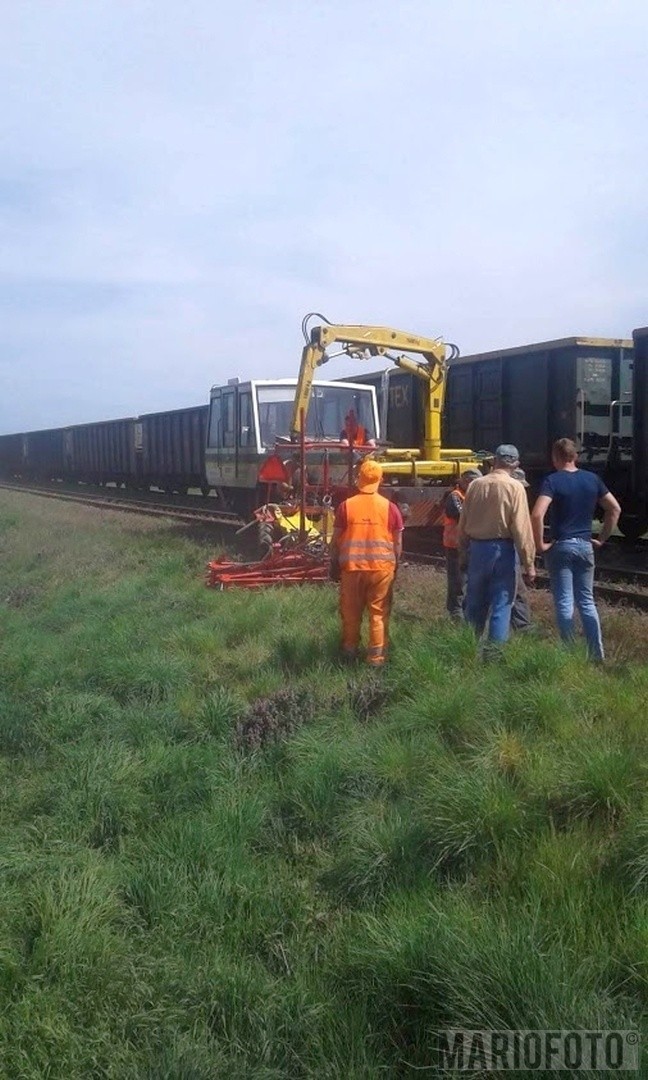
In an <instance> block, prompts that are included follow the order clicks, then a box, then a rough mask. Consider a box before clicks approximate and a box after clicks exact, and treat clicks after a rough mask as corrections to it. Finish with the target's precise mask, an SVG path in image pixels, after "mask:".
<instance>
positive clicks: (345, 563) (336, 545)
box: [331, 458, 403, 667]
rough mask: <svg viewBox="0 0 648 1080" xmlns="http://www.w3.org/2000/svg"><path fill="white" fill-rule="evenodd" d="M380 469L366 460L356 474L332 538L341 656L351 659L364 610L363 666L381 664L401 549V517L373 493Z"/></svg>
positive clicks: (356, 653) (354, 651) (337, 516)
mask: <svg viewBox="0 0 648 1080" xmlns="http://www.w3.org/2000/svg"><path fill="white" fill-rule="evenodd" d="M381 480H382V466H381V465H380V464H379V463H378V462H377V461H372V460H371V459H369V458H365V460H364V461H363V462H362V464H361V466H360V469H359V471H358V479H357V487H358V494H357V495H352V496H351V498H349V499H345V500H344V502H343V503H341V504H340V506H339V507H338V509H337V511H336V514H335V527H334V529H333V538H332V540H331V568H332V576H333V577H334V579H337V576H338V574H339V580H340V617H341V620H342V654H343V656H344V657H345V658H346V659H349V660H352V659H355V658H356V657H357V655H358V648H359V645H360V628H361V625H362V616H363V613H364V611H365V609H366V610H367V611H368V612H369V648H368V650H367V663H369V664H371V665H373V666H375V667H378V666H380V665H382V664H384V662H385V652H386V647H387V634H388V625H389V613H390V608H391V598H392V587H393V584H394V575H395V573H396V568H397V566H398V561H399V559H400V556H401V551H402V546H403V518H402V515H401V512H400V510H399V509H398V507H397V506H396V504H395V503H393V502H390V500H389V499H386V498H385V497H384V496H383V495H380V494H379V493H378V488H379V487H380V482H381Z"/></svg>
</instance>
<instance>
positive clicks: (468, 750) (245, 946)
mask: <svg viewBox="0 0 648 1080" xmlns="http://www.w3.org/2000/svg"><path fill="white" fill-rule="evenodd" d="M215 550H216V545H215V543H214V542H213V541H211V542H210V541H208V540H207V539H205V538H204V537H203V538H197V537H196V536H195V535H192V534H191V533H189V532H187V531H186V530H184V529H183V528H181V527H178V526H174V525H170V524H166V523H163V524H160V523H159V522H152V521H151V520H150V519H142V518H134V517H130V516H119V515H111V514H110V513H108V512H105V513H104V512H102V511H92V510H89V509H87V508H82V507H76V506H71V505H63V504H55V503H51V502H47V501H45V500H39V499H36V498H30V497H25V496H19V495H16V494H9V493H5V492H3V493H0V771H1V774H2V782H1V784H0V799H1V815H2V818H1V827H0V869H1V872H2V904H1V906H0V923H1V933H0V993H1V995H2V1008H1V1009H0V1076H2V1077H7V1078H14V1077H15V1078H19V1077H20V1078H22V1077H25V1078H41V1077H47V1078H59V1077H60V1078H66V1080H69V1078H77V1077H78V1078H88V1077H112V1078H119V1080H128V1078H133V1080H135V1078H138V1080H139V1078H151V1080H153V1078H156V1080H157V1078H164V1077H168V1078H173V1080H199V1078H200V1080H202V1078H205V1080H207V1078H210V1080H211V1078H213V1077H221V1076H223V1077H228V1078H232V1080H238V1078H268V1080H269V1078H275V1077H276V1078H279V1077H281V1078H290V1080H299V1078H301V1077H318V1078H319V1077H325V1078H326V1077H330V1078H333V1077H342V1078H357V1080H359V1078H371V1077H383V1076H384V1077H401V1076H403V1077H405V1076H413V1075H430V1076H433V1075H434V1074H435V1069H434V1037H433V1035H434V1032H435V1031H436V1030H437V1029H439V1028H446V1027H468V1028H474V1027H477V1028H500V1029H501V1028H559V1029H560V1028H563V1029H564V1028H570V1029H573V1028H597V1029H598V1028H608V1027H626V1028H629V1027H635V1026H637V1025H641V1024H642V1020H643V1017H644V1015H645V1009H646V1002H647V999H648V818H647V814H646V810H647V798H646V750H647V743H648V734H647V730H646V719H645V716H646V707H645V702H646V698H647V696H648V668H647V667H646V666H645V663H644V661H645V659H646V650H647V649H648V635H647V630H648V621H647V620H646V618H645V617H643V616H641V615H639V614H637V613H622V612H619V611H618V610H617V611H613V612H612V611H608V612H606V613H605V616H604V632H605V634H606V639H607V645H608V652H609V654H610V656H611V664H610V666H609V667H608V668H606V669H603V670H592V668H591V667H588V666H587V664H586V662H585V660H584V657H583V655H582V654H581V652H579V651H577V652H576V653H574V654H571V655H570V654H568V653H567V652H565V651H563V650H561V649H560V648H558V647H557V646H556V645H555V643H554V637H553V629H552V627H551V624H550V620H549V615H548V602H547V599H546V597H544V596H541V597H534V603H535V610H536V613H537V615H538V623H539V628H538V632H537V634H536V635H535V636H534V637H533V638H527V639H524V640H515V641H513V642H512V643H511V644H510V646H509V648H508V651H507V654H506V657H505V661H504V662H503V663H502V665H500V666H495V665H490V666H483V665H480V664H479V662H478V661H477V660H476V658H475V648H474V642H473V640H472V639H471V635H470V633H469V631H467V630H465V629H464V628H455V627H453V626H451V625H449V624H448V622H447V621H446V620H445V618H444V617H443V615H442V603H443V601H442V594H443V579H442V578H441V577H440V576H439V575H435V574H433V573H430V572H420V571H414V570H412V571H410V572H407V571H404V572H403V574H402V580H401V581H400V583H399V591H398V596H397V600H396V613H395V620H394V631H393V640H394V655H393V659H392V662H391V665H390V667H389V669H388V670H386V671H385V672H384V673H380V674H378V675H376V674H373V673H372V672H371V671H369V670H365V669H364V668H362V667H360V668H357V669H353V670H349V669H346V668H343V667H342V666H340V664H339V663H338V661H337V658H336V644H337V620H336V595H335V591H334V589H333V587H328V586H327V587H324V588H322V589H319V590H318V589H315V588H312V589H297V590H293V591H288V590H287V591H284V592H265V593H262V594H259V595H251V594H249V593H233V592H232V593H219V592H216V591H212V590H207V589H206V588H205V587H204V585H203V583H202V580H203V568H204V564H205V562H206V560H207V557H208V556H211V555H212V554H214V552H215ZM518 1075H520V1074H518Z"/></svg>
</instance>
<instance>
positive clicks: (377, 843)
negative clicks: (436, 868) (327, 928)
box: [320, 800, 435, 905]
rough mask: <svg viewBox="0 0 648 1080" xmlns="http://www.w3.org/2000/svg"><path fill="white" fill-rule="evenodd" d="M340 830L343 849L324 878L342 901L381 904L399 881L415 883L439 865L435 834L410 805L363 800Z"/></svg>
mask: <svg viewBox="0 0 648 1080" xmlns="http://www.w3.org/2000/svg"><path fill="white" fill-rule="evenodd" d="M340 831H341V834H342V835H341V840H342V843H341V847H340V849H339V853H338V854H337V856H336V857H335V859H334V860H333V863H332V865H331V866H330V868H329V869H327V870H326V871H324V872H323V873H322V875H321V877H320V884H321V886H322V888H323V889H325V890H326V891H327V892H328V893H330V894H331V896H332V897H333V898H334V899H335V900H336V902H337V903H341V904H351V905H354V904H357V903H366V902H370V903H373V902H379V901H381V900H382V899H383V898H384V897H385V895H386V894H387V892H388V891H389V889H390V888H393V886H394V885H395V884H396V883H398V884H399V885H401V886H404V887H406V886H408V885H412V884H413V883H414V882H416V881H417V880H420V879H421V878H423V877H425V876H426V874H428V873H429V871H430V868H431V866H433V864H434V858H435V856H434V853H433V850H432V844H431V842H430V836H429V833H428V832H427V829H426V828H425V825H424V824H423V823H422V822H421V821H420V820H417V818H416V815H415V814H414V813H413V812H412V810H411V808H410V807H408V806H407V804H404V803H399V804H398V805H393V804H392V805H388V804H385V803H383V802H381V801H379V800H372V801H371V802H369V803H363V804H362V805H361V806H359V807H355V808H354V809H353V810H352V811H350V812H347V814H346V815H345V816H344V819H343V823H342V825H341V829H340Z"/></svg>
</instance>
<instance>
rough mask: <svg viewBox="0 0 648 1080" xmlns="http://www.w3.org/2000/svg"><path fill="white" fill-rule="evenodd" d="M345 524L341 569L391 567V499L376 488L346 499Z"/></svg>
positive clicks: (392, 561)
mask: <svg viewBox="0 0 648 1080" xmlns="http://www.w3.org/2000/svg"><path fill="white" fill-rule="evenodd" d="M345 508H346V527H345V528H344V529H343V530H342V535H341V537H340V544H339V549H338V550H339V561H340V566H341V567H342V568H343V569H344V570H360V571H362V570H364V571H372V570H381V569H384V570H391V569H392V568H393V566H394V564H395V562H396V555H395V552H394V543H393V536H392V532H391V530H390V528H389V511H390V502H389V499H386V498H385V497H384V496H383V495H379V494H378V493H377V492H372V493H367V492H363V493H361V494H360V495H353V496H352V497H351V498H350V499H347V500H346V503H345Z"/></svg>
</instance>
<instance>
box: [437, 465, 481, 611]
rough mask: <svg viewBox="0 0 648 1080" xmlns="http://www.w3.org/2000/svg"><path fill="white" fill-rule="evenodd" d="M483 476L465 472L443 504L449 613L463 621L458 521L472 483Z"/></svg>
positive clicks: (463, 578)
mask: <svg viewBox="0 0 648 1080" xmlns="http://www.w3.org/2000/svg"><path fill="white" fill-rule="evenodd" d="M481 475H482V474H481V473H480V471H479V469H466V471H465V472H464V473H462V474H461V476H460V477H459V479H458V480H457V483H456V484H455V486H454V488H453V489H452V491H449V492H448V494H447V495H446V497H445V500H444V503H443V518H442V523H443V550H444V553H445V559H446V611H447V612H448V615H450V616H451V617H452V618H453V619H463V605H464V594H465V592H466V571H465V569H464V568H463V567H462V566H461V562H460V558H459V536H458V530H459V518H460V517H461V510H462V508H463V503H464V499H465V498H466V492H467V491H468V488H469V487H470V484H471V483H472V481H473V480H477V479H478V477H480V476H481Z"/></svg>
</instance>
